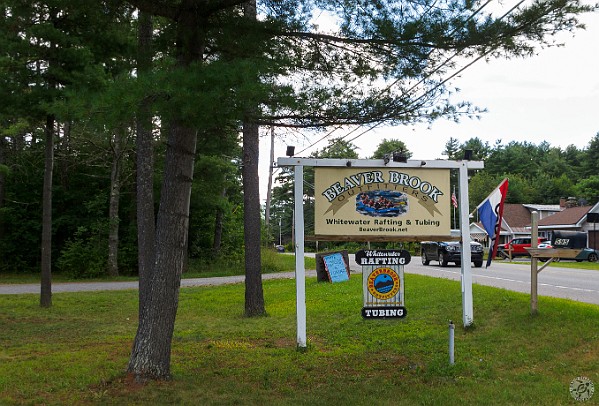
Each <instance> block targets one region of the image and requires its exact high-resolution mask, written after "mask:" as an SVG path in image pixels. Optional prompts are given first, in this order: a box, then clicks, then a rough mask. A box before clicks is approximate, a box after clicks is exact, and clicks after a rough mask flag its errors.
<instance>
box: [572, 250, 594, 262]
mask: <svg viewBox="0 0 599 406" xmlns="http://www.w3.org/2000/svg"><path fill="white" fill-rule="evenodd" d="M574 259H575V260H576V262H582V261H589V262H597V260H598V259H599V251H597V250H594V249H592V248H583V249H582V251H580V254H578V255H576V258H574Z"/></svg>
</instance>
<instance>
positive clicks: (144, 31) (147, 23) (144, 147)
mask: <svg viewBox="0 0 599 406" xmlns="http://www.w3.org/2000/svg"><path fill="white" fill-rule="evenodd" d="M138 30H139V31H138V55H137V71H138V73H139V75H140V78H143V77H144V75H146V74H147V73H148V72H149V70H150V69H151V67H152V17H151V16H150V15H149V14H148V13H146V12H143V11H141V12H140V13H139V28H138ZM136 127H137V140H136V144H137V145H136V150H137V258H138V273H139V311H140V313H141V309H142V307H143V306H144V304H145V302H146V297H147V296H148V295H149V291H150V275H151V271H152V266H153V263H154V236H155V230H154V227H155V224H156V219H155V217H154V146H153V139H152V112H151V102H150V99H149V98H145V99H144V100H143V101H142V102H141V103H140V105H139V109H138V112H137V121H136Z"/></svg>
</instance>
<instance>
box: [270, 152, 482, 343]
mask: <svg viewBox="0 0 599 406" xmlns="http://www.w3.org/2000/svg"><path fill="white" fill-rule="evenodd" d="M277 166H293V168H294V183H295V185H294V196H295V218H294V221H295V269H296V272H295V275H296V314H297V345H298V347H300V348H305V347H306V344H307V340H306V280H305V265H304V241H305V236H304V208H303V200H304V192H303V184H304V175H303V168H304V166H312V167H315V186H314V200H315V204H314V211H315V219H314V232H315V235H314V236H313V237H312V239H314V240H320V241H326V240H328V241H371V242H378V241H425V240H436V241H441V240H447V239H452V237H451V230H450V211H451V193H450V191H449V187H450V186H449V175H450V170H452V169H454V170H458V175H459V178H458V179H459V206H460V234H461V241H462V244H461V245H462V258H463V260H462V261H461V267H462V269H461V282H462V315H463V322H464V326H469V325H471V324H472V323H473V321H474V319H473V309H472V307H473V306H472V275H471V266H472V265H471V262H470V260H469V259H470V257H471V252H470V230H469V210H468V170H469V169H483V168H484V164H483V162H480V161H467V160H464V161H445V160H433V161H420V160H408V161H407V162H394V161H393V162H391V161H389V160H388V159H385V160H383V159H378V160H376V159H350V160H347V159H309V158H294V157H291V158H279V159H278V160H277ZM356 261H357V262H358V264H360V265H362V274H363V276H362V278H363V285H364V307H363V308H362V316H363V317H364V318H382V317H385V318H390V317H391V318H401V317H405V315H406V309H405V307H404V295H403V288H404V283H403V268H404V265H406V264H408V263H409V262H410V254H409V253H408V252H407V251H405V250H399V251H389V250H364V251H359V252H358V253H356Z"/></svg>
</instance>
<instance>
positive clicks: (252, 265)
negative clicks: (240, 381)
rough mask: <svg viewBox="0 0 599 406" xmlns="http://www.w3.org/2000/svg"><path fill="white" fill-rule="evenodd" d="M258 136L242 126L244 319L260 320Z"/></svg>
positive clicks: (251, 8)
mask: <svg viewBox="0 0 599 406" xmlns="http://www.w3.org/2000/svg"><path fill="white" fill-rule="evenodd" d="M243 12H244V15H245V17H246V18H249V19H252V20H255V19H256V0H249V1H247V2H245V3H244V4H243ZM259 150H260V134H259V127H258V125H257V124H255V123H253V122H251V121H250V120H245V122H244V123H243V170H242V176H243V208H244V216H243V225H244V230H245V233H244V241H245V315H246V316H248V317H253V316H263V315H265V314H266V309H265V307H264V292H263V290H262V272H261V265H262V258H261V255H260V237H261V228H262V227H261V226H262V225H261V220H260V178H259V176H258V158H259Z"/></svg>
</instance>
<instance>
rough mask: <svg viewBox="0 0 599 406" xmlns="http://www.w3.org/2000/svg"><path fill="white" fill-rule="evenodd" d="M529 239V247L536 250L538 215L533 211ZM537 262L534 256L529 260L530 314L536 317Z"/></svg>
mask: <svg viewBox="0 0 599 406" xmlns="http://www.w3.org/2000/svg"><path fill="white" fill-rule="evenodd" d="M531 224H532V231H531V236H530V237H531V239H530V247H531V248H537V247H538V244H539V213H538V212H537V211H533V212H532V213H531ZM538 261H539V259H538V258H536V257H535V256H531V258H530V314H532V315H536V314H537V313H538V312H539V309H538V303H537V291H538V274H539V272H538Z"/></svg>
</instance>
